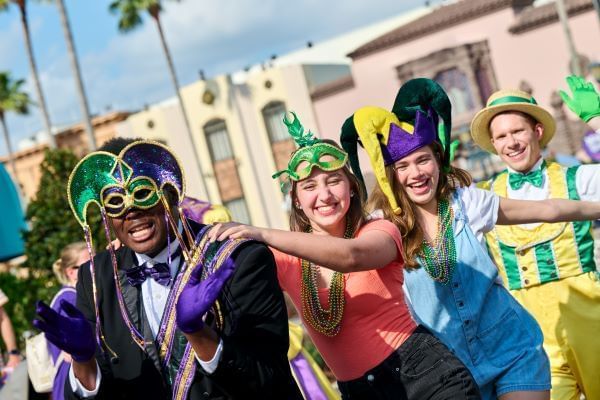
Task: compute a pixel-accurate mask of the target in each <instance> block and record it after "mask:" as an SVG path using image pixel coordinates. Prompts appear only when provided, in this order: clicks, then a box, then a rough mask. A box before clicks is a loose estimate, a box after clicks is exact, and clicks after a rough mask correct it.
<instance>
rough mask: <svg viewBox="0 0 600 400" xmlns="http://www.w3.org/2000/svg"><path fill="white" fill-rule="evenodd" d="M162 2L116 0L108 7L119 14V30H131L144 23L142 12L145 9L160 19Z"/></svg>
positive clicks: (155, 0) (113, 12)
mask: <svg viewBox="0 0 600 400" xmlns="http://www.w3.org/2000/svg"><path fill="white" fill-rule="evenodd" d="M160 3H161V2H160V0H114V1H113V2H112V3H110V5H109V6H108V9H109V11H110V12H111V13H112V14H115V15H118V17H119V22H118V24H119V30H120V31H121V32H129V31H132V30H134V29H135V28H137V27H138V26H140V25H142V23H143V21H142V17H141V15H140V14H141V13H143V12H144V11H147V12H148V13H149V14H150V15H151V16H152V18H154V19H156V20H158V18H159V14H160V12H161V11H162V7H161V5H160Z"/></svg>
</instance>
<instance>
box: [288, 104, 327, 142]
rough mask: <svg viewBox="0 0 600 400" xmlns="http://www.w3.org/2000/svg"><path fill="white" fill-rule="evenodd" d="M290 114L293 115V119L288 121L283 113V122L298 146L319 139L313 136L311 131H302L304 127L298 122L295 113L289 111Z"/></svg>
mask: <svg viewBox="0 0 600 400" xmlns="http://www.w3.org/2000/svg"><path fill="white" fill-rule="evenodd" d="M291 114H292V115H293V117H294V119H293V120H292V121H290V120H289V119H288V118H287V115H285V116H284V117H283V123H284V124H285V126H287V128H288V133H289V134H290V136H291V137H292V138H293V139H294V141H295V142H296V143H297V144H298V146H300V147H304V146H310V145H313V144H315V143H317V142H318V141H319V139H317V138H315V137H314V136H313V134H312V132H311V131H308V132H306V133H305V132H304V127H303V126H302V124H301V123H300V120H299V119H298V117H297V116H296V113H295V112H293V111H291Z"/></svg>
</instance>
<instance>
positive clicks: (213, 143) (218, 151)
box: [204, 120, 233, 163]
mask: <svg viewBox="0 0 600 400" xmlns="http://www.w3.org/2000/svg"><path fill="white" fill-rule="evenodd" d="M204 133H205V134H206V141H207V142H208V148H209V150H210V154H211V157H212V161H213V163H215V162H217V161H221V160H225V159H228V158H233V151H232V149H231V144H230V143H229V134H228V133H227V126H226V125H225V121H223V120H216V121H212V122H209V123H207V124H206V125H205V126H204Z"/></svg>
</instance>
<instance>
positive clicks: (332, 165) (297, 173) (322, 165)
mask: <svg viewBox="0 0 600 400" xmlns="http://www.w3.org/2000/svg"><path fill="white" fill-rule="evenodd" d="M292 115H293V117H294V119H293V120H292V121H289V120H288V119H287V117H285V118H284V119H283V123H284V124H285V125H286V126H287V128H288V132H289V134H290V136H291V137H292V138H293V139H294V141H295V142H296V143H297V144H298V146H299V149H298V150H296V151H295V152H294V154H293V155H292V157H291V158H290V161H289V162H288V166H287V168H286V169H284V170H281V171H277V172H276V173H275V174H273V179H275V178H278V177H279V176H280V175H282V174H287V176H288V181H284V182H283V183H282V184H281V190H282V192H284V193H287V192H288V191H289V188H290V185H289V180H290V179H291V180H293V181H301V180H303V179H306V178H308V177H309V176H310V174H311V173H312V171H313V168H318V169H320V170H322V171H327V172H330V171H336V170H338V169H340V168H342V167H343V166H344V165H346V162H347V161H348V154H346V152H345V151H343V150H342V149H340V148H338V147H336V146H334V145H332V144H329V143H326V142H323V141H321V140H320V139H318V138H315V137H314V136H313V134H312V133H311V132H310V131H308V132H306V133H305V132H304V127H303V126H302V125H301V124H300V121H299V120H298V118H297V117H296V114H295V113H293V112H292Z"/></svg>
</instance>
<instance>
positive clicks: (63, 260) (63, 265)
mask: <svg viewBox="0 0 600 400" xmlns="http://www.w3.org/2000/svg"><path fill="white" fill-rule="evenodd" d="M84 250H87V244H85V242H74V243H71V244H68V245H66V246H65V247H64V248H63V250H62V251H61V252H60V258H59V259H58V260H56V261H55V262H54V264H52V271H54V275H56V278H57V279H58V281H59V282H60V283H61V284H63V285H69V284H70V282H69V279H68V278H67V274H66V273H65V271H66V270H67V268H72V267H77V259H78V258H79V254H81V252H82V251H84Z"/></svg>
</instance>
